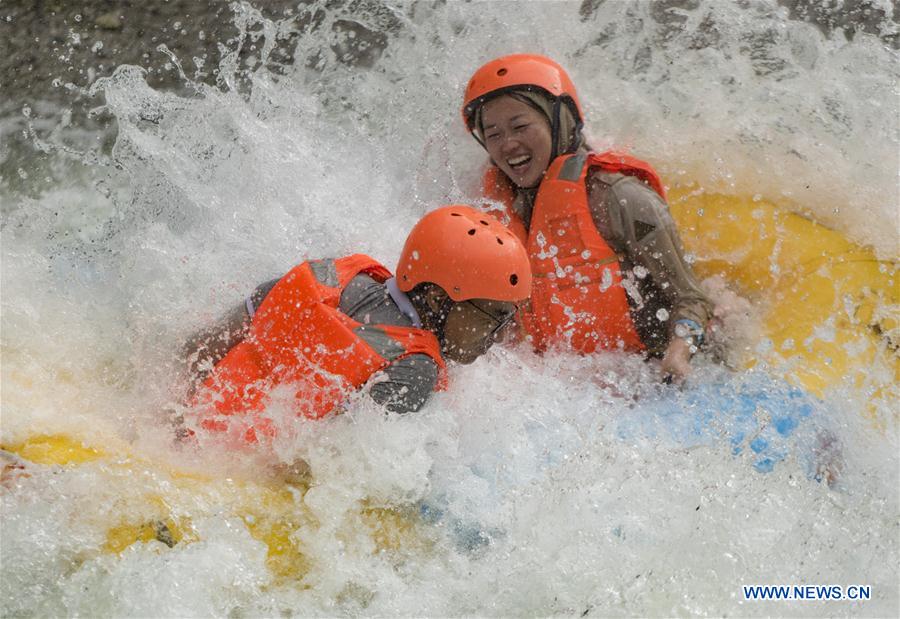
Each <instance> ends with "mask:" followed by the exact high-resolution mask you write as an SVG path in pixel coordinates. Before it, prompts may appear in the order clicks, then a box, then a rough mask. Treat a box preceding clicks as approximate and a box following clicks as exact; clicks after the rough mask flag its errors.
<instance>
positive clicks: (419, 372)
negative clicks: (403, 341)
mask: <svg viewBox="0 0 900 619" xmlns="http://www.w3.org/2000/svg"><path fill="white" fill-rule="evenodd" d="M437 380H438V367H437V364H436V363H435V362H434V360H433V359H432V358H431V357H429V356H428V355H420V354H414V355H409V356H408V357H403V358H402V359H398V360H397V361H394V362H393V363H391V364H390V365H389V366H388V367H387V368H385V369H384V370H383V372H382V376H381V380H377V381H375V382H373V383H372V386H371V387H370V389H369V394H370V395H371V396H372V399H373V400H375V401H376V402H377V403H378V404H380V405H381V406H384V407H385V408H386V409H387V410H389V411H391V412H392V413H411V412H416V411H418V410H419V409H421V408H422V406H424V405H425V402H427V401H428V398H429V397H430V396H431V393H432V392H433V391H434V388H435V386H436V385H437Z"/></svg>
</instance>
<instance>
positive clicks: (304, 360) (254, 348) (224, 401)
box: [193, 254, 446, 443]
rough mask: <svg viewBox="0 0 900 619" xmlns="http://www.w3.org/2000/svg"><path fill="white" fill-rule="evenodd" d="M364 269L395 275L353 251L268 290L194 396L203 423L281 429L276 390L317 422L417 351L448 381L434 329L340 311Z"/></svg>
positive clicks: (214, 427) (242, 429)
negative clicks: (272, 409)
mask: <svg viewBox="0 0 900 619" xmlns="http://www.w3.org/2000/svg"><path fill="white" fill-rule="evenodd" d="M360 273H365V274H366V275H369V276H370V277H372V278H373V279H375V280H376V281H379V282H384V281H386V280H387V279H388V278H390V277H391V273H390V271H388V270H387V269H386V268H385V267H383V266H382V265H381V264H379V263H378V262H376V261H375V260H373V259H372V258H369V257H368V256H364V255H362V254H355V255H352V256H347V257H345V258H339V259H337V260H316V261H307V262H304V263H302V264H300V265H298V266H296V267H294V268H293V269H291V270H290V271H289V272H288V273H287V274H286V275H285V276H284V277H282V278H281V279H280V280H279V281H278V283H277V284H275V287H274V288H272V290H271V291H270V292H269V293H268V294H267V295H266V297H265V299H264V300H263V302H262V303H261V304H260V307H259V309H258V310H257V311H256V313H255V314H254V316H253V319H252V321H251V324H250V329H249V333H248V334H247V336H246V337H245V338H244V340H243V341H242V342H240V343H239V344H237V345H236V346H234V347H233V348H232V349H231V350H230V351H228V354H226V355H225V357H224V358H223V359H222V360H221V361H219V363H218V364H216V367H215V368H214V369H213V371H212V373H211V375H210V376H209V377H208V378H207V379H206V381H205V382H204V385H203V388H202V389H200V390H199V391H198V394H197V395H196V396H195V397H194V401H193V404H194V410H196V411H199V413H198V414H199V416H200V419H199V424H198V425H199V427H200V428H203V429H205V430H207V431H210V432H226V433H228V434H229V435H233V436H235V438H241V439H242V440H244V441H246V442H248V443H256V442H258V441H259V440H260V439H261V438H262V437H268V438H271V437H273V436H274V435H275V434H276V430H275V426H274V424H273V423H272V421H271V419H268V418H267V417H265V416H264V409H265V406H266V404H267V403H268V402H269V401H270V399H271V398H270V396H271V395H272V392H273V390H275V389H279V388H285V389H288V390H289V391H287V392H282V394H281V395H283V396H286V399H287V400H288V401H289V402H290V403H291V406H292V407H293V409H294V410H293V412H294V414H296V415H297V416H304V417H308V418H310V419H319V418H321V417H324V416H325V415H328V414H329V413H331V412H333V411H334V410H335V408H336V407H337V406H338V405H339V404H340V403H341V402H342V401H343V400H344V399H345V398H346V397H347V395H348V394H349V393H350V392H351V391H353V390H355V389H357V388H359V387H361V386H362V385H364V384H365V383H366V382H367V381H368V380H369V379H370V378H371V377H372V375H373V374H375V373H376V372H378V371H379V370H382V369H384V368H385V367H387V366H388V365H389V364H390V363H391V362H393V361H395V360H397V359H401V358H403V357H406V356H408V355H411V354H415V353H421V354H425V355H428V356H429V357H431V358H432V359H434V361H435V363H437V364H438V368H439V371H440V372H439V373H440V378H439V385H438V388H443V387H444V386H445V384H446V374H445V369H446V366H445V364H444V361H443V359H442V358H441V354H440V344H439V343H438V340H437V338H436V337H435V336H434V334H432V333H431V332H429V331H425V330H423V329H417V328H412V327H399V326H391V325H371V324H366V325H364V324H362V323H359V322H357V321H355V320H353V319H352V318H350V317H349V316H347V315H346V314H344V313H343V312H341V311H340V310H339V309H338V305H339V303H340V299H341V293H342V292H343V291H344V288H346V286H347V284H349V283H350V280H352V279H353V278H354V277H356V276H357V275H359V274H360Z"/></svg>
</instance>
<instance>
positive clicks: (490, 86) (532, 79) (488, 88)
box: [462, 54, 584, 131]
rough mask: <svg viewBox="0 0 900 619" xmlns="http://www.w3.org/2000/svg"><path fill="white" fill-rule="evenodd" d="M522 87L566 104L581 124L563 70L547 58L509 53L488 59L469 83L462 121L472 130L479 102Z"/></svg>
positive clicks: (578, 108)
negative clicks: (543, 93) (536, 90)
mask: <svg viewBox="0 0 900 619" xmlns="http://www.w3.org/2000/svg"><path fill="white" fill-rule="evenodd" d="M521 87H531V88H535V89H540V90H543V91H545V92H547V94H549V95H550V96H552V97H554V98H556V99H558V100H560V101H561V102H565V103H567V104H568V105H569V107H570V108H572V114H573V115H574V116H575V122H577V123H579V124H581V123H583V122H584V114H583V113H582V111H581V103H580V102H579V100H578V93H577V92H575V84H573V83H572V80H571V79H570V78H569V74H568V73H566V70H565V69H563V68H562V67H561V66H559V65H558V64H557V63H555V62H554V61H552V60H550V59H549V58H547V57H546V56H538V55H537V54H512V55H510V56H502V57H500V58H496V59H494V60H491V61H490V62H489V63H487V64H486V65H484V66H482V67H481V68H480V69H478V70H477V71H475V74H474V75H473V76H472V78H471V79H470V80H469V85H468V86H466V95H465V99H464V100H463V108H462V115H463V121H464V122H465V123H466V127H468V129H469V131H471V130H472V123H473V121H474V117H475V115H474V112H475V110H477V109H478V107H479V106H480V105H481V104H482V103H484V102H485V101H486V100H488V99H490V98H491V97H493V96H496V95H498V94H500V93H501V92H502V91H505V90H513V89H516V88H521Z"/></svg>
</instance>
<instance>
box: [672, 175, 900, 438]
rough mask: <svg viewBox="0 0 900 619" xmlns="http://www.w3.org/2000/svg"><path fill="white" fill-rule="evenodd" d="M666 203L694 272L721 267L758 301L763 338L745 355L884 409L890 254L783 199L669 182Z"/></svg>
mask: <svg viewBox="0 0 900 619" xmlns="http://www.w3.org/2000/svg"><path fill="white" fill-rule="evenodd" d="M669 203H670V206H671V209H672V214H673V216H674V217H675V220H676V222H677V223H678V225H679V229H680V231H681V234H682V238H683V240H684V243H685V248H686V250H687V251H688V252H689V253H691V254H693V255H694V257H695V259H696V261H695V263H694V268H695V271H696V272H697V274H698V275H699V276H701V277H708V276H711V275H716V274H718V275H722V276H723V277H725V279H726V280H727V281H728V282H730V284H732V285H733V286H735V287H736V288H738V290H739V291H740V292H741V293H742V294H744V295H746V296H748V297H749V298H750V299H751V300H752V301H754V302H755V303H758V304H760V305H761V307H762V308H763V325H764V331H765V334H766V336H767V338H768V342H763V343H761V345H760V346H757V350H756V351H755V352H756V354H755V355H754V357H755V358H754V360H753V361H751V363H752V362H759V361H762V362H765V363H767V364H769V366H770V367H771V368H773V369H777V370H779V371H783V372H784V374H785V375H786V376H787V377H788V378H789V379H790V380H792V381H793V382H795V383H796V384H798V385H800V386H802V387H804V388H805V389H806V390H808V391H810V392H811V393H814V394H816V395H818V396H822V395H824V394H825V392H826V391H827V390H828V389H829V387H838V386H849V387H852V388H856V389H860V390H862V393H863V395H864V397H865V398H866V399H867V400H868V401H869V402H870V403H872V404H873V406H872V407H870V410H873V411H874V410H875V409H876V408H879V407H877V406H874V405H876V404H878V403H884V404H887V406H883V407H880V408H881V410H890V403H891V402H896V401H897V399H898V397H900V393H898V384H900V355H898V346H900V327H898V323H900V320H898V308H900V279H898V275H900V273H898V263H897V261H896V260H893V261H889V260H879V259H877V258H876V257H875V255H874V253H873V252H872V251H871V250H870V249H868V248H865V247H860V246H858V245H855V244H854V243H852V242H850V241H848V240H847V239H846V238H845V237H844V236H843V235H841V234H840V233H838V232H835V231H834V230H829V229H828V228H825V227H824V226H821V225H819V224H817V223H815V222H814V221H811V220H810V219H807V218H805V217H803V216H801V215H799V214H797V213H796V212H792V210H791V209H790V208H789V205H779V204H777V203H775V202H772V201H768V200H765V199H761V198H751V197H733V196H725V195H721V194H715V193H707V192H706V191H704V189H703V188H702V187H701V186H698V185H686V186H679V187H675V188H673V189H672V190H671V191H670V194H669ZM882 421H883V420H882Z"/></svg>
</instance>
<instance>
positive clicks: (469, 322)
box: [441, 299, 516, 364]
mask: <svg viewBox="0 0 900 619" xmlns="http://www.w3.org/2000/svg"><path fill="white" fill-rule="evenodd" d="M515 314H516V306H515V304H513V303H507V302H505V301H489V300H487V299H470V300H468V301H460V302H459V303H454V304H453V305H452V306H451V307H450V310H449V312H448V314H447V321H446V322H445V323H444V337H443V341H442V342H441V344H442V346H441V348H442V352H443V354H444V356H445V357H446V358H448V359H450V360H451V361H456V362H457V363H463V364H468V363H472V362H473V361H475V359H477V358H478V357H480V356H481V355H483V354H484V353H486V352H487V350H488V349H489V348H490V347H491V345H492V344H493V343H494V341H495V340H496V339H498V338H499V336H500V335H501V333H502V332H503V329H504V327H506V326H507V325H508V324H510V323H511V322H512V319H513V317H514V316H515Z"/></svg>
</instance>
